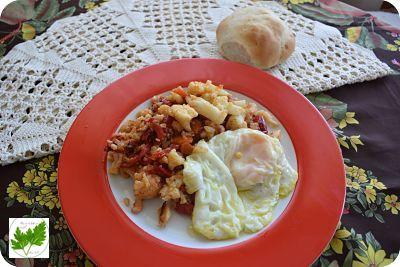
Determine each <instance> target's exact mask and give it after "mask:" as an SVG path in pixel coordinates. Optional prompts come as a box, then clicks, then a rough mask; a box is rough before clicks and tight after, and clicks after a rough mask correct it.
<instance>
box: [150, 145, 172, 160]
mask: <svg viewBox="0 0 400 267" xmlns="http://www.w3.org/2000/svg"><path fill="white" fill-rule="evenodd" d="M171 150H172V149H171V148H166V149H164V150H160V151H156V152H155V153H153V154H152V155H151V156H150V159H151V160H154V161H156V160H159V159H161V158H162V157H164V156H166V155H167V154H168V153H169V152H170V151H171Z"/></svg>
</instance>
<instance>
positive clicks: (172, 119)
mask: <svg viewBox="0 0 400 267" xmlns="http://www.w3.org/2000/svg"><path fill="white" fill-rule="evenodd" d="M173 121H174V117H172V116H167V117H165V119H164V122H165V124H167V125H168V126H170V125H171V124H172V122H173Z"/></svg>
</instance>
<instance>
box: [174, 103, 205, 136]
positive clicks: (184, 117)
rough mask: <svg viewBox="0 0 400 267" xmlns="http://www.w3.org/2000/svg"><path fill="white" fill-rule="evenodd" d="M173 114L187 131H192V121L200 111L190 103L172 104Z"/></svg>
mask: <svg viewBox="0 0 400 267" xmlns="http://www.w3.org/2000/svg"><path fill="white" fill-rule="evenodd" d="M171 115H172V116H173V117H174V118H175V119H176V120H177V121H178V122H179V124H180V125H181V126H182V127H183V128H184V129H185V130H186V131H191V128H190V121H191V119H193V118H195V117H197V115H198V113H197V112H196V110H195V109H193V108H192V107H190V106H188V105H172V107H171Z"/></svg>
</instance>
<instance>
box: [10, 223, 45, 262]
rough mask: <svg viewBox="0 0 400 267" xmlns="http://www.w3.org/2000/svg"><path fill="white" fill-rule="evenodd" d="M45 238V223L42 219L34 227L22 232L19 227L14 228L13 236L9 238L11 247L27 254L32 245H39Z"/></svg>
mask: <svg viewBox="0 0 400 267" xmlns="http://www.w3.org/2000/svg"><path fill="white" fill-rule="evenodd" d="M45 240H46V223H45V222H44V221H42V222H41V223H39V224H38V225H36V226H35V227H34V228H28V230H27V231H26V232H22V231H21V229H20V228H19V227H17V229H16V230H15V233H14V238H13V239H11V240H10V241H11V247H12V249H14V250H22V251H23V252H24V254H25V256H28V254H29V251H30V249H31V248H32V246H41V245H42V244H43V242H44V241H45Z"/></svg>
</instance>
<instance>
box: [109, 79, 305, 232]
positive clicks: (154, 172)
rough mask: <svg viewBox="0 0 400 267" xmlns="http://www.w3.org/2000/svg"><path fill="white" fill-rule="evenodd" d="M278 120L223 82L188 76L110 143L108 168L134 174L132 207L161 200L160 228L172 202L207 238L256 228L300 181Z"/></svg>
mask: <svg viewBox="0 0 400 267" xmlns="http://www.w3.org/2000/svg"><path fill="white" fill-rule="evenodd" d="M278 126H279V123H278V122H277V121H276V120H275V119H274V117H273V116H272V115H271V114H270V113H269V112H267V111H265V110H258V109H257V107H256V105H255V104H254V103H249V102H247V101H245V100H239V99H236V98H235V97H233V96H232V95H231V94H230V93H229V92H227V91H226V90H224V89H223V86H222V85H220V86H216V85H213V84H212V83H211V82H210V81H207V82H206V83H202V82H196V81H194V82H190V83H189V85H188V86H187V88H186V89H183V88H182V87H177V88H175V89H173V90H172V91H171V92H170V93H169V94H168V95H167V96H156V97H154V98H153V99H152V103H151V106H150V107H149V108H146V109H144V110H142V111H140V112H139V113H138V114H137V119H135V120H129V121H127V122H126V123H124V124H123V125H122V127H121V128H120V129H119V131H118V132H117V133H116V134H114V135H113V136H112V137H111V138H110V140H108V141H107V148H106V149H107V158H108V160H109V162H111V167H110V168H109V173H110V174H119V175H121V176H123V177H126V178H130V179H133V190H134V196H135V201H134V204H133V207H132V212H133V213H139V212H140V211H141V210H142V207H143V200H145V199H151V198H161V199H162V200H163V204H162V206H161V207H160V209H159V225H160V226H161V227H163V226H165V225H166V223H167V222H168V220H169V218H170V216H171V210H170V209H171V208H173V209H175V210H176V211H177V212H179V213H182V214H187V215H192V219H193V226H194V229H195V230H196V232H198V233H200V234H202V235H204V236H205V237H207V238H209V239H226V238H232V237H236V236H238V234H239V233H240V232H241V231H242V230H243V231H246V232H255V231H258V230H260V229H261V228H262V227H263V226H265V225H266V224H268V223H269V221H270V220H271V214H272V210H273V206H274V205H276V203H277V201H278V199H279V197H284V196H286V195H287V194H289V193H290V192H291V191H292V190H293V188H294V186H295V183H296V180H297V173H296V171H295V170H293V169H292V168H291V167H290V166H289V164H288V163H287V160H286V157H285V155H284V153H283V150H282V147H281V144H280V142H279V140H278V139H279V136H280V131H279V129H278ZM207 142H208V143H207Z"/></svg>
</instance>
